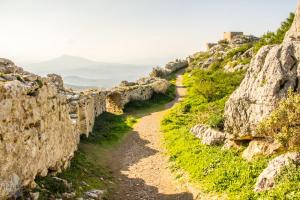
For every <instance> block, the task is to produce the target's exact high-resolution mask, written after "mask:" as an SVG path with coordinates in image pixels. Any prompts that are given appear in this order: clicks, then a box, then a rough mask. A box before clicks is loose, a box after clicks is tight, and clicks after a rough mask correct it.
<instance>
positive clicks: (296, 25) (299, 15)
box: [284, 1, 300, 42]
mask: <svg viewBox="0 0 300 200" xmlns="http://www.w3.org/2000/svg"><path fill="white" fill-rule="evenodd" d="M284 41H285V42H290V41H300V1H298V5H297V9H296V12H295V20H294V22H293V24H292V27H291V29H290V30H289V31H288V32H287V33H286V36H285V38H284Z"/></svg>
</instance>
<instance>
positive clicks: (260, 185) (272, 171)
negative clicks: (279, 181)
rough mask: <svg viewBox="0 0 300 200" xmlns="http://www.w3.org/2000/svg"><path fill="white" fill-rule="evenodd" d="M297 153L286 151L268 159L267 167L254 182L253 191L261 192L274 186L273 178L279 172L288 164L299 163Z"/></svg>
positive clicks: (299, 158)
mask: <svg viewBox="0 0 300 200" xmlns="http://www.w3.org/2000/svg"><path fill="white" fill-rule="evenodd" d="M299 163H300V154H299V153H296V152H294V153H287V154H284V155H281V156H278V157H277V158H275V159H273V160H272V161H270V163H269V165H268V167H267V168H266V169H265V170H264V171H263V172H262V173H261V174H260V175H259V177H258V179H257V181H256V184H255V189H254V190H255V191H256V192H262V191H265V190H268V189H271V188H273V187H274V186H275V180H276V178H277V177H278V176H279V175H280V172H281V171H282V170H283V169H284V168H285V167H287V166H289V165H290V164H299Z"/></svg>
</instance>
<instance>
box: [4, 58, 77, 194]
mask: <svg viewBox="0 0 300 200" xmlns="http://www.w3.org/2000/svg"><path fill="white" fill-rule="evenodd" d="M1 72H2V75H1V77H4V79H6V80H3V81H0V91H1V93H0V110H1V114H0V127H1V129H0V180H1V183H3V184H4V186H3V185H2V187H0V197H4V196H7V195H9V194H10V193H14V192H15V191H16V190H17V189H19V188H18V187H19V186H23V185H30V184H33V181H34V178H35V177H36V175H42V176H44V175H46V174H47V173H48V170H53V171H60V170H61V169H63V168H66V167H67V166H68V163H69V160H70V159H71V158H72V157H73V152H74V151H75V150H76V149H77V144H78V142H79V133H78V132H77V131H76V126H75V125H74V124H73V123H72V121H71V120H70V115H69V111H70V106H69V104H68V101H67V98H66V96H65V95H63V94H61V93H60V92H59V89H58V88H57V86H56V85H55V84H54V83H53V82H52V81H51V80H48V79H46V78H40V77H38V76H36V75H33V74H30V73H28V72H25V71H23V70H22V69H21V68H18V67H16V66H15V65H14V64H13V63H11V62H8V63H4V62H1ZM6 77H10V78H9V79H7V78H6ZM29 77H30V78H29ZM15 78H16V80H15Z"/></svg>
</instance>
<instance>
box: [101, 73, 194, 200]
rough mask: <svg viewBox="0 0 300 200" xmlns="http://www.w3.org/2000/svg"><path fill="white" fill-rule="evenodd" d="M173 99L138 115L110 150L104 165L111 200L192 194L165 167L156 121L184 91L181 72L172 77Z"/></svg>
mask: <svg viewBox="0 0 300 200" xmlns="http://www.w3.org/2000/svg"><path fill="white" fill-rule="evenodd" d="M176 94H177V97H176V99H175V100H174V101H173V102H171V103H169V104H168V105H166V107H165V109H163V110H161V111H159V112H154V113H151V114H149V115H146V116H144V117H142V118H141V119H140V120H139V121H138V123H137V124H136V125H135V126H134V129H133V131H132V132H131V133H130V134H128V136H127V137H126V138H125V139H124V141H123V142H122V143H121V144H120V145H119V146H118V147H117V148H115V149H113V150H112V151H110V152H109V153H108V155H107V156H105V157H106V158H108V161H107V163H108V165H109V166H108V167H109V168H110V169H112V172H113V176H114V179H115V180H116V185H117V187H116V189H115V192H114V194H112V196H111V197H110V198H112V199H115V200H192V199H195V194H193V192H189V191H188V189H187V187H185V186H184V185H183V184H182V183H179V182H178V181H177V180H176V179H175V178H174V175H173V174H172V172H171V171H170V169H169V162H168V157H167V155H166V153H165V149H164V148H163V145H162V144H161V142H162V133H161V132H160V122H161V120H162V119H163V116H164V114H165V113H166V111H167V110H168V109H169V108H171V107H172V106H173V105H174V104H175V103H177V102H178V101H181V100H182V98H184V96H185V94H186V89H185V87H184V86H183V85H182V75H178V76H177V80H176Z"/></svg>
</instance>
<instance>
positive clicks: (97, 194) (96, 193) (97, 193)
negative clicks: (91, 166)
mask: <svg viewBox="0 0 300 200" xmlns="http://www.w3.org/2000/svg"><path fill="white" fill-rule="evenodd" d="M84 194H85V196H86V197H88V198H91V199H101V198H102V196H103V194H104V190H89V191H87V192H85V193H84Z"/></svg>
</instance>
